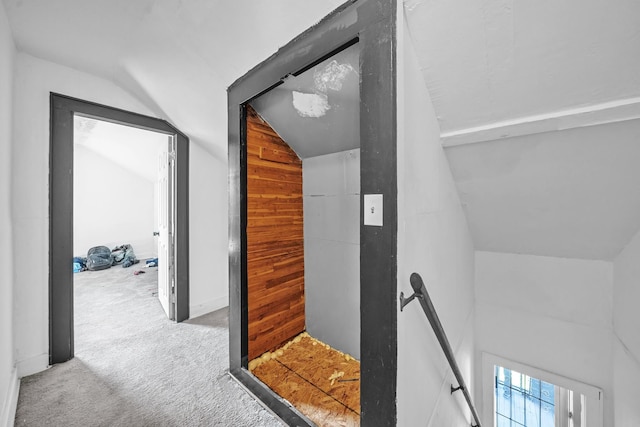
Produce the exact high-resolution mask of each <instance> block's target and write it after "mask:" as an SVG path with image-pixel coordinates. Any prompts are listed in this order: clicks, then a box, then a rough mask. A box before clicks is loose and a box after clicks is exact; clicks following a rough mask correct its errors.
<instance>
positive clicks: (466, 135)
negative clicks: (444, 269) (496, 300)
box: [404, 0, 640, 260]
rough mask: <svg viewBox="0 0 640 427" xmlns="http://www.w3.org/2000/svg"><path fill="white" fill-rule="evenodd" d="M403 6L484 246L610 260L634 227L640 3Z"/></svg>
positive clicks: (410, 2)
mask: <svg viewBox="0 0 640 427" xmlns="http://www.w3.org/2000/svg"><path fill="white" fill-rule="evenodd" d="M404 5H405V15H406V18H407V23H408V26H409V31H410V34H411V37H412V40H413V43H414V45H415V46H416V51H417V52H416V53H417V55H418V57H419V62H420V66H421V69H422V73H423V76H424V79H425V82H426V85H427V87H428V89H429V91H430V94H431V97H432V100H433V104H434V107H435V110H436V112H437V115H438V120H439V124H440V127H441V137H442V140H443V144H444V146H445V147H446V148H445V153H446V154H447V158H448V160H449V163H450V167H451V170H452V173H453V177H454V179H455V181H456V183H457V186H458V190H459V195H460V198H461V201H462V203H463V206H464V207H465V211H466V214H467V220H468V223H469V227H470V230H471V233H472V236H473V239H474V244H475V247H476V249H479V250H487V251H497V252H515V253H525V254H534V255H547V256H559V257H569V258H586V259H605V260H611V259H613V258H614V257H615V256H616V255H617V254H618V253H619V252H620V250H622V249H623V248H624V246H625V245H626V244H627V243H628V242H629V241H630V239H631V238H632V237H633V235H635V233H637V232H638V228H639V227H640V185H639V183H640V167H638V165H639V164H640V163H638V162H639V161H640V134H639V133H638V129H639V128H640V124H639V123H640V122H639V121H638V120H637V119H639V118H640V2H637V1H634V0H621V1H619V2H615V6H614V5H613V4H612V3H611V2H606V1H604V0H567V1H561V2H558V1H551V0H549V1H547V0H544V1H533V2H529V1H510V0H481V1H477V2H463V1H460V0H453V1H442V0H406V1H405V2H404Z"/></svg>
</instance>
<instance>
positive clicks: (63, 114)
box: [49, 92, 189, 365]
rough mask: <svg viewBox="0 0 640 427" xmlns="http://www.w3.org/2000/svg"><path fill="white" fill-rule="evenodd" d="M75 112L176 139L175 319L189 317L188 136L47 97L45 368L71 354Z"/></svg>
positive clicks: (128, 115) (153, 122) (141, 118)
mask: <svg viewBox="0 0 640 427" xmlns="http://www.w3.org/2000/svg"><path fill="white" fill-rule="evenodd" d="M75 114H79V115H82V116H87V117H93V118H96V119H99V120H103V121H108V122H112V123H117V124H122V125H126V126H132V127H137V128H140V129H146V130H151V131H155V132H160V133H165V134H168V135H174V136H175V138H176V190H175V196H176V229H175V230H176V255H175V256H176V258H175V276H176V313H175V314H176V321H177V322H181V321H183V320H186V319H188V318H189V138H188V137H187V136H186V135H185V134H184V133H182V132H180V131H179V130H178V129H177V128H175V127H174V126H173V125H171V124H170V123H168V122H167V121H166V120H162V119H158V118H155V117H149V116H145V115H142V114H138V113H133V112H130V111H125V110H121V109H118V108H113V107H109V106H106V105H101V104H97V103H94V102H90V101H84V100H81V99H77V98H72V97H69V96H66V95H61V94H57V93H53V92H52V93H51V94H50V142H49V364H51V365H53V364H55V363H61V362H65V361H67V360H69V359H72V358H73V356H74V330H73V271H72V268H71V260H72V258H73V128H74V126H73V117H74V115H75Z"/></svg>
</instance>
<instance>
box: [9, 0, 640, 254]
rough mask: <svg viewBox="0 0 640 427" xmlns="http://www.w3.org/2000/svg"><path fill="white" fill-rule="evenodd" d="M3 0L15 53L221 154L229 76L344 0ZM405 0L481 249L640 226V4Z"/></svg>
mask: <svg viewBox="0 0 640 427" xmlns="http://www.w3.org/2000/svg"><path fill="white" fill-rule="evenodd" d="M3 1H4V4H5V7H6V9H7V14H8V16H9V20H10V23H11V26H12V30H13V34H14V38H15V41H16V44H17V47H18V49H19V50H20V51H24V52H27V53H30V54H32V55H34V56H38V57H41V58H44V59H48V60H51V61H55V62H58V63H61V64H64V65H67V66H71V67H74V68H77V69H80V70H84V71H87V72H90V73H93V74H96V75H99V76H102V77H104V78H107V79H110V80H113V81H115V82H116V83H117V84H119V85H120V86H122V87H123V88H125V89H126V90H129V91H130V92H132V93H133V94H134V95H136V96H138V97H139V98H140V99H141V100H142V101H143V102H146V103H147V104H148V105H149V106H150V107H152V108H154V109H155V110H156V112H157V113H158V114H159V115H160V116H161V117H163V118H166V119H168V120H169V121H171V122H172V123H174V124H175V125H177V126H178V127H179V128H180V129H181V130H182V131H184V132H186V133H187V134H188V135H189V136H190V137H191V139H192V140H193V141H194V142H195V143H197V144H200V145H202V146H203V147H205V148H206V149H207V150H208V151H209V152H210V153H211V154H212V155H214V156H215V157H216V158H217V159H219V160H220V161H221V162H225V161H226V147H227V130H226V126H227V124H226V123H227V118H226V114H227V109H226V108H227V107H226V88H227V86H228V85H229V84H231V83H232V82H233V81H234V80H235V79H237V78H238V77H240V76H241V75H243V74H244V73H245V72H246V71H248V70H249V69H250V68H252V67H253V66H255V65H256V64H258V63H259V62H261V61H262V60H264V59H265V58H267V57H268V56H270V55H271V54H273V53H274V52H276V51H277V49H278V48H279V47H280V46H282V45H284V44H286V43H287V42H288V41H289V40H291V39H292V38H293V37H295V36H296V35H298V34H299V33H301V32H302V31H304V30H305V29H307V28H308V27H310V26H311V25H313V24H314V23H316V22H317V21H319V20H320V19H321V18H322V17H323V16H324V15H326V14H327V13H329V12H330V11H331V10H333V9H334V8H336V7H337V6H339V5H340V4H341V3H342V0H325V1H321V2H320V1H315V2H311V1H306V2H301V1H297V0H271V1H268V2H257V1H251V0H236V1H221V0H189V1H180V0H163V1H160V0H136V1H130V0H92V1H86V0H55V1H51V0H3ZM404 10H405V15H406V17H407V22H408V26H409V31H410V35H411V38H412V40H413V43H414V45H415V47H416V51H417V55H418V58H419V62H420V65H421V67H422V72H423V76H424V79H425V82H426V84H427V87H428V89H429V91H430V93H431V96H432V99H433V103H434V107H435V110H436V113H437V115H438V118H439V123H440V126H441V131H442V137H443V140H444V141H445V145H446V146H447V147H448V148H446V151H447V155H448V158H449V161H450V164H451V168H452V171H453V174H454V179H455V180H456V182H457V184H458V186H459V190H460V196H461V199H462V202H463V204H464V205H465V206H466V212H467V219H468V221H469V224H470V228H471V231H472V234H473V236H474V242H475V245H476V247H477V248H478V249H486V250H495V251H501V252H521V253H532V254H538V255H557V256H566V257H576V258H598V259H611V257H612V256H614V255H615V254H616V251H619V250H620V249H621V245H624V243H625V242H626V241H628V240H629V239H630V238H631V234H633V233H635V232H636V231H637V229H638V225H639V224H638V222H637V220H636V218H638V217H639V216H638V209H637V208H638V205H639V202H638V197H640V196H639V194H640V191H637V190H636V189H635V188H634V185H633V183H634V182H639V180H640V176H637V175H636V173H635V171H634V170H633V169H634V168H633V167H632V163H630V162H631V160H635V161H636V164H637V160H638V157H637V151H636V148H635V145H637V144H640V141H638V133H637V128H638V124H637V122H636V121H634V120H633V119H637V118H640V2H638V1H637V0H618V1H616V2H615V4H613V3H611V2H607V1H605V0H563V1H560V2H559V1H555V0H541V1H514V0H480V1H477V2H465V1H461V0H446V1H445V0H404ZM616 123H617V124H616ZM584 126H587V127H584ZM505 136H512V137H513V138H509V139H505V138H504V137H505ZM496 139H497V140H498V141H496V142H487V141H493V140H496ZM456 144H462V145H456ZM598 201H602V203H598Z"/></svg>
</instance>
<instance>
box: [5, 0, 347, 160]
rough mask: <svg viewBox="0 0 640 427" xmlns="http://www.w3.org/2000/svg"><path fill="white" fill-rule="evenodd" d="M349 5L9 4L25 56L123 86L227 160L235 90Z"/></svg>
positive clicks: (13, 0) (32, 0) (97, 0)
mask: <svg viewBox="0 0 640 427" xmlns="http://www.w3.org/2000/svg"><path fill="white" fill-rule="evenodd" d="M341 3H342V0H324V1H321V2H300V1H297V0H276V1H268V2H267V1H252V0H234V1H223V0H189V1H181V0H168V1H165V0H135V1H129V0H91V1H83V0H55V1H50V0H4V4H5V7H6V10H7V15H8V16H9V21H10V24H11V28H12V31H13V35H14V39H15V42H16V45H17V47H18V49H19V50H20V51H24V52H27V53H29V54H32V55H34V56H37V57H40V58H43V59H47V60H50V61H53V62H57V63H60V64H63V65H67V66H70V67H73V68H76V69H79V70H83V71H87V72H90V73H92V74H95V75H98V76H102V77H104V78H106V79H109V80H112V81H115V82H116V83H118V84H119V85H121V86H122V87H124V88H125V89H127V90H129V91H130V92H132V93H133V94H134V95H136V96H138V97H139V98H140V99H141V100H142V101H143V102H146V103H147V104H148V105H149V106H150V107H155V109H156V111H157V113H158V114H159V115H161V116H162V117H163V118H166V119H168V120H170V121H171V122H172V123H173V124H175V125H176V126H178V127H179V128H180V130H182V131H183V132H185V133H187V134H188V135H189V136H190V138H191V139H192V141H194V142H196V143H198V144H201V145H202V146H203V147H205V148H206V149H207V150H209V151H210V152H211V153H212V154H213V155H214V156H216V158H218V159H219V160H220V161H224V162H226V150H227V98H226V89H227V87H228V86H229V85H230V84H231V83H233V81H235V80H236V79H237V78H238V77H240V76H242V75H243V74H244V73H246V72H247V71H248V70H249V69H251V68H252V67H254V66H255V65H256V64H258V63H259V62H261V61H263V60H264V59H266V58H267V57H269V56H270V55H272V54H273V53H274V52H276V51H277V50H278V48H279V47H281V46H283V45H284V44H286V43H287V42H289V41H290V40H291V39H292V38H294V37H295V36H296V35H298V34H299V33H301V32H303V31H304V30H306V29H307V28H308V27H310V26H312V25H313V24H315V23H316V22H318V21H319V20H320V19H322V18H323V17H324V16H325V15H327V14H328V13H329V12H331V11H332V10H333V9H335V8H336V7H337V6H339V5H340V4H341Z"/></svg>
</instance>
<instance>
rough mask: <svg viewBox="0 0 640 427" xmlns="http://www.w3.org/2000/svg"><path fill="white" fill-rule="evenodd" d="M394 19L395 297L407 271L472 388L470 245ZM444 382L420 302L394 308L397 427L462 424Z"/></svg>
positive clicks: (458, 404) (409, 48) (458, 397)
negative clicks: (420, 286) (427, 299)
mask: <svg viewBox="0 0 640 427" xmlns="http://www.w3.org/2000/svg"><path fill="white" fill-rule="evenodd" d="M400 3H401V2H400ZM401 10H402V9H401ZM402 20H403V15H402V13H399V21H401V22H400V24H399V28H398V46H399V48H398V292H400V291H403V292H404V293H405V295H406V296H409V295H410V294H411V293H412V289H411V286H410V284H409V277H410V275H411V273H413V272H417V273H419V274H420V275H421V276H422V278H423V279H424V282H425V285H426V287H427V290H428V292H429V294H430V296H431V298H432V300H433V304H434V306H435V308H436V311H437V312H438V315H439V317H440V320H441V322H442V324H443V327H444V329H445V332H446V334H447V336H448V339H449V342H450V343H451V347H452V348H453V351H454V353H455V357H456V359H457V361H458V364H459V366H460V369H461V371H462V374H463V376H464V378H465V382H466V383H467V386H468V387H469V388H470V389H471V390H473V381H472V379H473V309H474V289H473V271H474V270H473V269H474V250H473V243H472V241H471V236H470V234H469V230H468V227H467V223H466V219H465V215H464V212H463V211H462V206H461V205H460V201H459V199H458V194H457V190H456V187H455V184H454V181H453V178H452V176H451V172H450V170H449V165H448V162H447V159H446V157H445V155H444V152H443V149H442V145H441V142H440V129H439V126H438V122H437V119H436V114H435V111H434V109H433V105H432V103H431V97H430V94H429V92H428V90H427V88H426V86H425V84H424V80H423V78H422V74H421V72H420V67H419V65H418V62H417V58H416V55H415V51H414V47H413V45H412V42H411V39H410V38H409V35H408V33H407V32H406V31H404V30H403V25H402ZM451 384H455V379H454V378H453V375H452V373H451V369H450V368H449V365H448V363H447V360H446V358H445V356H444V353H443V351H442V349H441V348H440V345H439V344H438V341H437V340H436V338H435V335H434V333H433V330H432V329H431V326H430V324H429V322H428V320H427V318H426V316H425V315H424V312H423V311H422V308H421V307H420V304H419V303H418V302H417V301H415V302H413V303H411V304H410V305H408V306H406V307H405V308H404V310H403V311H402V312H400V310H398V392H397V402H398V425H399V426H417V425H421V426H432V427H436V426H444V425H457V426H463V425H470V424H469V421H470V419H471V418H470V413H469V410H468V409H467V408H466V403H464V398H463V397H462V394H461V393H456V394H455V395H452V394H451V393H450V388H449V387H450V385H451Z"/></svg>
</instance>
